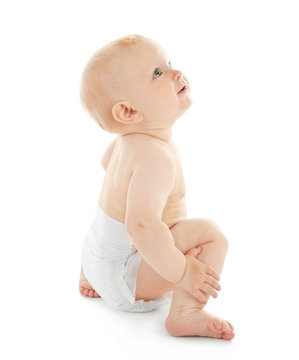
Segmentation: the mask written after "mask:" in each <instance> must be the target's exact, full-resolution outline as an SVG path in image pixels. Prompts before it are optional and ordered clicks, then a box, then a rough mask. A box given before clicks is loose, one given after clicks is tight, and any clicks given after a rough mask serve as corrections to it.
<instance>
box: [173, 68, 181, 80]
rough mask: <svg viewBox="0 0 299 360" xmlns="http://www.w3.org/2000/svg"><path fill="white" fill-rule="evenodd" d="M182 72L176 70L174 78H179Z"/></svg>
mask: <svg viewBox="0 0 299 360" xmlns="http://www.w3.org/2000/svg"><path fill="white" fill-rule="evenodd" d="M182 75H183V74H182V72H181V71H180V70H174V79H175V81H177V80H178V79H179V78H181V77H182Z"/></svg>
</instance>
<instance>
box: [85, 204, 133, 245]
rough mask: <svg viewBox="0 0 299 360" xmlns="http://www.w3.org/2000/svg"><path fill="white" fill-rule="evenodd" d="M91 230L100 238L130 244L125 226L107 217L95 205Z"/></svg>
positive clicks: (98, 206)
mask: <svg viewBox="0 0 299 360" xmlns="http://www.w3.org/2000/svg"><path fill="white" fill-rule="evenodd" d="M92 228H93V230H94V231H95V233H96V234H97V235H98V236H99V237H101V238H107V236H108V237H113V238H115V239H117V240H118V241H124V242H126V243H130V244H132V241H131V239H130V236H129V234H128V232H127V229H126V226H125V224H123V223H121V222H120V221H118V220H116V219H113V218H112V217H111V216H109V215H107V214H106V213H105V212H104V211H103V209H102V208H101V207H100V205H99V204H97V207H96V211H95V215H94V218H93V221H92Z"/></svg>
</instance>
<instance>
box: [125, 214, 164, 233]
mask: <svg viewBox="0 0 299 360" xmlns="http://www.w3.org/2000/svg"><path fill="white" fill-rule="evenodd" d="M158 223H160V220H159V219H156V218H154V217H144V218H143V219H138V218H135V219H134V220H132V219H127V220H126V223H125V225H126V229H127V231H128V233H129V234H134V233H136V232H140V231H144V230H147V229H152V228H153V227H155V226H156V225H157V224H158Z"/></svg>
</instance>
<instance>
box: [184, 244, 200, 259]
mask: <svg viewBox="0 0 299 360" xmlns="http://www.w3.org/2000/svg"><path fill="white" fill-rule="evenodd" d="M200 252H201V247H200V246H196V247H194V248H192V249H190V250H188V251H187V252H186V253H185V255H190V256H193V257H195V258H196V257H197V256H198V255H199V254H200Z"/></svg>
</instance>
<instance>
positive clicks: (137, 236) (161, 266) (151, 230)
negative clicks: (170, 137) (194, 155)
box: [125, 146, 186, 283]
mask: <svg viewBox="0 0 299 360" xmlns="http://www.w3.org/2000/svg"><path fill="white" fill-rule="evenodd" d="M142 155H143V157H142V159H140V160H138V162H137V164H136V167H135V169H134V172H133V175H132V177H131V181H130V184H129V187H128V193H127V211H126V219H125V225H126V228H127V231H128V233H129V235H130V236H131V238H132V241H133V243H134V245H135V247H136V249H137V250H138V251H139V252H140V254H141V255H142V256H143V257H144V259H145V260H146V262H147V263H148V264H149V265H150V266H151V267H152V268H153V269H154V270H155V271H157V272H158V273H159V274H160V275H161V276H163V277H164V278H165V279H167V280H168V281H170V282H172V283H177V282H178V281H179V280H180V279H181V277H182V275H183V273H184V269H185V264H186V259H185V256H184V254H182V253H181V252H180V250H179V249H178V248H176V247H175V244H174V241H173V238H172V235H171V232H170V231H169V229H168V226H167V225H166V224H165V223H164V222H162V220H161V217H162V213H163V209H164V207H165V204H166V201H167V198H168V196H169V194H170V192H171V190H172V188H173V186H174V182H175V176H176V164H175V162H174V160H173V159H172V157H171V155H170V154H169V153H168V152H167V151H166V150H165V149H159V148H158V147H155V146H153V147H150V148H149V149H148V151H146V154H142Z"/></svg>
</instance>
